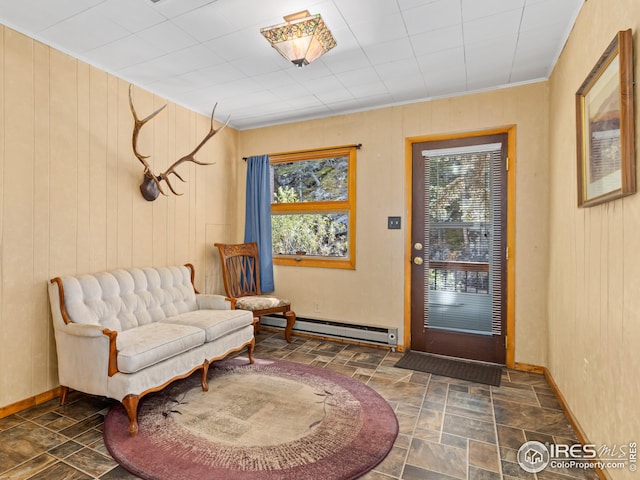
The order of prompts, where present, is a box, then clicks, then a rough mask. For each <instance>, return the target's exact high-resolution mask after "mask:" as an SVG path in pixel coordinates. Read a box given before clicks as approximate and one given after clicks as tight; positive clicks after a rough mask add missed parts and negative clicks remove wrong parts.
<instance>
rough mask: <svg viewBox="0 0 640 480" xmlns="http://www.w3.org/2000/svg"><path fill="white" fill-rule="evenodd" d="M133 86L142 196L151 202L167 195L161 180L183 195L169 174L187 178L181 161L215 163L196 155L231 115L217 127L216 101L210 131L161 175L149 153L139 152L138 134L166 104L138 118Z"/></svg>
mask: <svg viewBox="0 0 640 480" xmlns="http://www.w3.org/2000/svg"><path fill="white" fill-rule="evenodd" d="M132 87H133V85H129V107H131V113H132V114H133V121H134V124H133V135H132V137H131V144H132V146H133V153H134V154H135V156H136V157H137V158H138V160H140V163H142V165H144V180H143V181H142V183H141V184H140V193H142V196H143V197H144V199H145V200H148V201H150V202H152V201H153V200H155V199H156V198H158V195H159V194H161V193H162V194H163V195H166V193H164V190H163V189H162V185H161V184H160V182H161V181H162V180H164V181H165V182H167V186H168V187H169V190H171V192H172V193H173V194H175V195H182V194H181V193H178V192H176V191H175V189H174V188H173V185H171V182H170V181H169V175H172V174H173V175H175V176H176V177H177V178H178V179H179V180H180V181H182V182H184V181H185V180H184V179H183V178H182V177H181V176H180V174H179V173H178V172H176V170H175V169H176V167H178V166H179V165H180V164H181V163H183V162H192V163H195V164H196V165H213V163H205V162H200V161H198V160H196V158H195V155H196V153H198V151H199V150H200V149H201V148H202V147H203V146H204V144H205V143H207V142H208V141H209V139H211V137H213V136H214V135H215V134H216V133H218V132H219V131H220V130H222V129H223V128H224V127H226V126H227V125H228V124H229V119H230V118H231V117H229V118H227V121H226V123H225V124H224V125H223V126H222V127H220V128H218V129H215V128H214V126H213V116H214V114H215V113H216V107H217V106H218V104H217V103H216V104H215V105H214V106H213V111H212V112H211V128H210V129H209V133H207V134H206V135H205V137H204V138H203V139H202V141H201V142H200V143H199V144H198V146H197V147H196V148H194V149H193V151H192V152H191V153H188V154H187V155H185V156H184V157H182V158H180V159H179V160H177V161H176V162H174V163H173V164H172V165H171V166H170V167H169V168H167V169H166V170H165V171H164V172H162V173H161V174H160V175H155V174H154V173H153V171H152V170H151V166H150V165H149V162H147V158H149V155H142V154H141V153H140V152H138V135H139V134H140V130H141V129H142V127H143V126H144V124H145V123H147V122H148V121H149V120H151V119H153V118H154V117H155V116H156V115H157V114H159V113H160V112H161V111H162V110H164V108H165V107H166V105H163V106H162V107H160V108H159V109H157V110H156V111H155V112H153V113H151V114H149V115H147V116H146V117H145V118H143V119H142V120H141V119H140V118H138V114H137V113H136V109H135V108H134V106H133V98H132V96H131V90H132Z"/></svg>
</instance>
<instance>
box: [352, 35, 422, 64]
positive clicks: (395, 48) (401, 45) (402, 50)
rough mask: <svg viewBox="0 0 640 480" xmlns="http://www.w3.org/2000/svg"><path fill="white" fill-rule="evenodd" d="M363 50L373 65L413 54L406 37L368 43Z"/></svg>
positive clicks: (410, 56)
mask: <svg viewBox="0 0 640 480" xmlns="http://www.w3.org/2000/svg"><path fill="white" fill-rule="evenodd" d="M364 52H365V53H366V55H367V58H368V59H369V61H370V62H371V63H372V64H373V65H378V64H381V63H387V62H391V61H393V60H400V59H403V58H413V56H414V52H413V47H412V46H411V42H410V41H409V38H407V37H404V38H399V39H397V40H391V41H389V42H382V43H378V44H376V45H370V46H368V47H365V48H364Z"/></svg>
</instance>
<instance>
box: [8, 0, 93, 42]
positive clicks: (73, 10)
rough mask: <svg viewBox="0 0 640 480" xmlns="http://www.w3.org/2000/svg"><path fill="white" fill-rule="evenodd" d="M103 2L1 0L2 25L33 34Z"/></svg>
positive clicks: (80, 0)
mask: <svg viewBox="0 0 640 480" xmlns="http://www.w3.org/2000/svg"><path fill="white" fill-rule="evenodd" d="M103 1H104V0H58V1H56V2H52V1H50V0H11V1H10V0H3V1H2V8H0V18H1V19H2V23H4V24H5V25H7V26H9V27H13V28H16V29H17V30H19V31H25V32H33V33H34V34H35V33H37V32H40V31H41V30H44V29H46V28H48V27H51V26H52V25H55V24H56V23H58V22H60V21H62V20H64V19H66V18H69V17H72V16H73V15H76V14H78V13H81V12H84V11H86V10H89V9H90V8H91V7H93V6H94V5H97V4H99V3H102V2H103Z"/></svg>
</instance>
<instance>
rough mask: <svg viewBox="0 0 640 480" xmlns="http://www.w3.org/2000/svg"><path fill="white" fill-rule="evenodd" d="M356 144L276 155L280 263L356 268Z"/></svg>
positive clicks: (274, 210) (274, 208)
mask: <svg viewBox="0 0 640 480" xmlns="http://www.w3.org/2000/svg"><path fill="white" fill-rule="evenodd" d="M355 224H356V147H340V148H331V149H325V150H318V151H313V152H300V153H289V154H285V155H278V156H274V157H273V158H272V159H271V226H272V232H273V262H274V263H275V264H276V265H297V266H304V267H328V268H346V269H354V268H355V238H356V232H355Z"/></svg>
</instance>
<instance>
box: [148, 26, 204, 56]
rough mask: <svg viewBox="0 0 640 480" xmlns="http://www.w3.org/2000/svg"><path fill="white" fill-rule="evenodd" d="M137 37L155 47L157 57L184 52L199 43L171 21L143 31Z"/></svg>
mask: <svg viewBox="0 0 640 480" xmlns="http://www.w3.org/2000/svg"><path fill="white" fill-rule="evenodd" d="M137 35H138V36H139V37H140V38H142V39H143V40H145V41H146V42H149V43H151V44H153V45H154V46H155V48H156V52H157V56H160V55H165V54H167V53H170V52H175V51H177V50H182V49H183V48H187V47H190V46H191V45H195V44H196V43H197V41H196V39H195V38H193V37H192V36H190V35H188V34H187V33H185V32H184V31H183V30H181V29H180V28H178V27H177V26H176V25H174V24H173V23H171V22H169V21H166V22H162V23H159V24H157V25H154V26H153V27H150V28H147V29H146V30H142V31H141V32H139V33H137Z"/></svg>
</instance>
